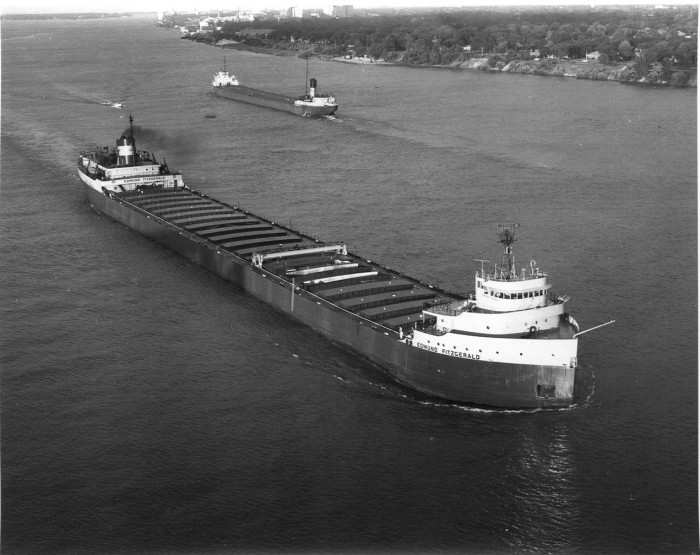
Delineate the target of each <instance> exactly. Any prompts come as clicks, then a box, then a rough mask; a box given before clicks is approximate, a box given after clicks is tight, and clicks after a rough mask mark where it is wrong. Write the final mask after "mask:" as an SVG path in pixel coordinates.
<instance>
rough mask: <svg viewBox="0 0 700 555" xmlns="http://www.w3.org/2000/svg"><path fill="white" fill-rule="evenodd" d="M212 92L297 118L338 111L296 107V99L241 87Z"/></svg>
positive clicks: (333, 107) (336, 108)
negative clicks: (296, 116) (293, 115)
mask: <svg viewBox="0 0 700 555" xmlns="http://www.w3.org/2000/svg"><path fill="white" fill-rule="evenodd" d="M212 92H213V93H214V94H215V95H217V96H221V97H223V98H228V99H229V100H236V101H238V102H245V103H246V104H254V105H255V106H262V107H264V108H272V109H274V110H281V111H282V112H289V113H291V114H296V115H298V116H316V117H318V116H330V115H333V114H334V113H335V112H336V110H338V105H337V104H336V105H331V106H305V105H302V106H297V105H296V104H295V103H294V102H295V100H296V99H294V98H291V97H289V96H284V95H281V94H276V93H271V92H267V91H261V90H257V89H251V88H249V87H244V86H242V85H238V86H228V87H212Z"/></svg>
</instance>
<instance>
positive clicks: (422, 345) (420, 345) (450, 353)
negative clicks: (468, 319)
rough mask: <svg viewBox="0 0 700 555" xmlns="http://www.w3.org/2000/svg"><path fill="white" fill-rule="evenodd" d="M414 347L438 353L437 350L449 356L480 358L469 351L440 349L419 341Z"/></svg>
mask: <svg viewBox="0 0 700 555" xmlns="http://www.w3.org/2000/svg"><path fill="white" fill-rule="evenodd" d="M416 347H418V348H419V349H424V350H426V351H431V352H433V353H438V352H439V353H440V354H443V355H447V356H450V357H457V358H471V359H474V360H479V358H481V357H480V356H479V355H472V354H470V353H461V352H459V351H451V350H450V349H440V350H438V348H437V347H433V346H431V345H426V344H425V343H420V342H418V343H416Z"/></svg>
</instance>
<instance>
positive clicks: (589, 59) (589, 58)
mask: <svg viewBox="0 0 700 555" xmlns="http://www.w3.org/2000/svg"><path fill="white" fill-rule="evenodd" d="M599 58H600V52H598V51H597V50H596V51H595V52H591V53H590V54H588V53H586V61H587V62H597V61H598V59H599Z"/></svg>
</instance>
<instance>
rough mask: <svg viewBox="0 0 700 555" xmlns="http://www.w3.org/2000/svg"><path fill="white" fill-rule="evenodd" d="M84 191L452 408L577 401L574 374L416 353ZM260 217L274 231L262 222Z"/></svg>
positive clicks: (215, 250) (368, 324)
mask: <svg viewBox="0 0 700 555" xmlns="http://www.w3.org/2000/svg"><path fill="white" fill-rule="evenodd" d="M85 191H86V195H87V197H88V199H89V201H90V203H91V204H92V206H93V207H94V208H95V209H97V210H98V211H100V212H102V213H104V214H106V215H108V216H110V217H111V218H113V219H115V220H117V221H119V222H121V223H123V224H124V225H126V226H128V227H130V228H132V229H134V230H136V231H138V232H139V233H142V234H143V235H145V236H147V237H150V238H151V239H153V240H155V241H157V242H159V243H161V244H162V245H164V246H166V247H168V248H169V249H172V250H173V251H175V252H178V253H180V254H181V255H183V256H185V257H186V258H188V259H189V260H191V261H193V262H195V263H197V264H199V265H200V266H202V267H203V268H206V269H207V270H209V271H211V272H213V273H215V274H217V275H218V276H220V277H222V278H223V279H225V280H227V281H229V282H231V283H234V284H236V285H237V286H239V287H241V288H242V289H243V290H244V291H246V292H247V293H250V294H252V295H254V296H256V297H258V298H259V299H261V300H263V301H265V302H266V303H268V304H270V305H272V306H273V307H275V308H276V309H278V310H279V311H280V312H283V313H285V314H287V315H289V316H291V317H293V318H295V319H296V320H298V321H300V322H303V323H304V324H306V325H308V326H309V327H311V328H312V329H315V330H317V331H319V332H321V333H322V334H323V335H325V336H327V337H328V338H330V339H332V340H334V341H336V342H338V343H340V344H342V345H344V346H346V347H348V348H349V349H351V350H352V351H354V352H355V353H357V354H360V355H361V356H363V357H366V358H367V359H369V360H370V361H372V362H373V363H375V364H377V365H378V366H380V367H381V368H383V369H384V370H386V371H387V372H388V373H390V374H391V375H392V376H394V377H395V379H396V380H397V381H399V382H400V383H402V384H404V385H407V386H408V387H410V388H412V389H414V390H417V391H419V392H421V393H424V394H427V395H429V396H431V397H436V398H440V399H444V400H448V401H454V402H458V403H468V404H474V405H482V406H491V407H503V408H556V407H563V406H568V405H570V404H572V402H573V393H572V392H573V383H574V376H575V370H574V369H573V368H561V367H552V366H535V365H517V364H504V363H493V362H486V361H479V360H469V359H464V358H454V357H451V356H445V355H442V354H438V353H434V352H430V351H426V350H422V349H419V348H416V347H414V346H411V345H409V344H407V342H405V341H401V340H400V337H399V333H397V332H395V331H392V330H388V329H387V328H386V327H384V326H382V325H376V324H374V323H373V322H372V321H369V320H367V319H366V318H363V317H360V316H357V315H353V314H350V313H349V312H348V311H347V310H344V309H343V308H342V307H340V306H338V305H337V304H334V303H331V302H328V301H327V300H325V299H324V298H322V297H320V296H318V295H316V294H314V293H313V292H309V291H306V290H303V289H301V290H300V289H299V288H294V286H293V285H292V284H291V283H290V282H289V281H288V280H285V279H283V278H281V277H279V276H277V275H274V274H272V273H270V272H269V271H266V270H265V269H261V268H258V267H256V266H255V265H254V264H252V263H251V261H250V260H248V259H247V258H244V257H242V256H238V255H237V254H235V253H232V252H229V251H226V250H224V249H223V248H221V247H220V246H218V245H217V244H215V243H213V242H211V241H208V240H206V239H203V238H201V237H199V236H197V235H195V234H193V233H191V232H189V231H187V230H185V229H184V227H183V226H181V225H177V224H173V223H171V222H169V221H166V220H165V219H162V218H159V217H158V216H155V215H154V214H153V213H151V212H148V211H146V210H144V209H142V208H139V207H137V206H135V205H134V204H132V203H131V202H129V201H128V200H125V199H121V198H119V197H118V196H114V197H111V196H107V195H105V194H103V193H100V192H98V191H96V190H95V189H93V188H92V187H90V186H89V185H87V184H86V185H85ZM192 194H193V195H194V194H195V193H192ZM200 196H201V197H204V196H203V195H200ZM204 198H206V197H204ZM209 200H210V201H211V202H214V203H216V202H217V201H214V200H213V199H209ZM218 204H220V205H221V206H226V207H227V209H229V210H235V209H234V208H233V207H230V206H228V205H223V203H218ZM240 213H243V212H240ZM245 214H247V213H245ZM255 218H256V219H258V220H259V221H260V222H265V223H269V224H271V222H267V220H264V219H262V218H259V217H258V216H255ZM271 225H275V224H271ZM277 227H279V226H277ZM358 260H359V259H358ZM542 383H556V384H557V391H558V392H564V393H563V395H562V393H559V394H558V396H557V397H556V398H553V397H549V398H546V397H542V396H538V384H542Z"/></svg>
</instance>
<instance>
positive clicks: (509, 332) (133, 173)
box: [78, 117, 604, 408]
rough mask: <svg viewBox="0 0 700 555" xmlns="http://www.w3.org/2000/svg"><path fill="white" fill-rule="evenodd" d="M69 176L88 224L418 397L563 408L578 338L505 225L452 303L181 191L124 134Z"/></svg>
mask: <svg viewBox="0 0 700 555" xmlns="http://www.w3.org/2000/svg"><path fill="white" fill-rule="evenodd" d="M129 121H130V122H131V121H132V120H131V117H130V118H129ZM78 167H79V175H80V178H81V180H82V181H83V183H84V184H85V192H86V194H87V197H88V199H89V200H90V203H91V204H92V205H93V206H94V207H95V208H96V209H97V210H99V211H100V212H103V213H105V214H107V215H108V216H111V217H112V218H114V219H115V220H117V221H119V222H122V223H123V224H125V225H127V226H129V227H131V228H132V229H135V230H136V231H139V232H141V233H143V234H144V235H146V236H148V237H150V238H152V239H154V240H156V241H158V242H160V243H162V244H163V245H165V246H166V247H168V248H170V249H172V250H174V251H176V252H178V253H180V254H182V255H184V256H185V257H187V258H189V259H190V260H192V261H194V262H196V263H198V264H199V265H201V266H203V267H204V268H206V269H208V270H210V271H212V272H214V273H215V274H217V275H219V276H221V277H222V278H224V279H226V280H228V281H230V282H232V283H234V284H236V285H238V286H239V287H241V288H242V289H243V290H244V291H246V292H248V293H250V294H252V295H255V296H256V297H258V298H260V299H262V300H264V301H265V302H267V303H269V304H270V305H272V306H273V307H275V308H276V309H278V310H279V311H280V312H282V313H285V314H287V315H289V316H291V317H293V318H295V319H297V320H299V321H301V322H303V323H305V324H307V325H308V326H310V327H311V328H313V329H315V330H317V331H319V332H321V333H322V334H323V335H325V336H327V337H329V338H330V339H333V340H335V341H337V342H338V343H340V344H342V345H345V346H346V347H349V348H350V349H352V350H353V351H355V352H357V353H359V354H361V355H363V356H365V357H367V358H368V359H370V360H371V361H373V362H374V363H376V364H377V365H378V366H380V367H381V368H383V369H385V370H386V371H388V372H389V373H390V374H391V375H393V376H394V377H395V378H396V379H397V380H398V381H399V382H401V383H403V384H405V385H407V386H409V387H411V388H413V389H415V390H417V391H420V392H422V393H425V394H428V395H430V396H433V397H437V398H441V399H446V400H449V401H457V402H461V403H471V404H477V405H487V406H496V407H509V408H553V407H563V406H568V405H570V404H572V403H573V402H574V380H575V375H576V367H577V359H576V357H577V348H578V336H579V335H581V334H582V333H585V332H579V328H578V324H577V323H576V321H575V320H574V319H573V318H572V317H571V316H569V315H568V314H567V312H566V303H567V301H568V300H569V298H568V297H567V296H556V295H554V294H553V293H552V291H551V287H552V286H551V284H550V282H549V278H548V275H547V274H546V273H543V272H542V271H540V269H539V268H538V267H537V265H536V264H535V262H534V261H531V262H530V263H529V264H527V265H526V267H523V268H522V270H521V271H518V270H517V269H516V267H515V260H514V256H513V251H512V244H513V242H514V241H515V234H514V229H515V228H516V227H517V224H500V225H499V227H498V240H499V242H500V243H501V244H502V246H503V255H502V256H503V258H502V262H501V264H493V265H491V268H492V269H490V270H488V269H486V268H485V266H484V265H485V264H486V263H487V262H488V261H482V262H481V269H480V270H477V272H476V277H475V285H476V289H475V292H474V293H471V294H469V295H468V296H459V295H455V294H451V293H447V292H445V291H443V290H441V289H439V288H437V287H434V286H432V285H428V284H425V283H423V282H421V281H419V280H417V279H414V278H411V277H409V276H406V275H404V274H402V273H399V272H396V271H394V270H391V269H389V268H387V267H385V266H381V265H380V264H377V263H376V262H371V261H369V260H365V259H363V258H361V257H359V256H358V255H355V254H353V253H351V252H349V251H348V250H347V247H346V245H345V244H343V243H324V242H321V241H319V240H318V239H314V238H312V237H309V236H307V235H305V234H303V233H300V232H298V231H294V230H292V229H290V228H289V227H287V226H284V225H281V224H278V223H275V222H272V221H270V220H267V219H265V218H262V217H260V216H256V215H254V214H252V213H250V212H248V211H246V210H242V209H240V208H237V207H235V206H231V205H229V204H226V203H224V202H220V201H217V200H214V199H212V198H209V197H207V196H206V195H204V194H202V193H198V192H195V191H193V190H191V189H190V188H188V187H187V186H185V184H184V183H183V180H182V175H181V174H180V173H177V172H171V171H170V170H169V169H168V167H167V166H166V165H165V163H162V164H161V163H158V162H156V160H155V158H154V156H153V155H152V154H149V153H147V152H145V151H138V150H136V146H135V140H134V138H133V132H132V133H131V134H130V135H129V136H122V137H121V138H120V139H119V140H117V147H116V149H115V148H112V149H109V148H108V147H102V148H97V149H96V150H94V151H90V152H86V153H82V154H81V155H80V158H79V166H78ZM195 309H196V308H195ZM603 325H604V324H603ZM592 329H594V328H592ZM587 331H590V330H587Z"/></svg>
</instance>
